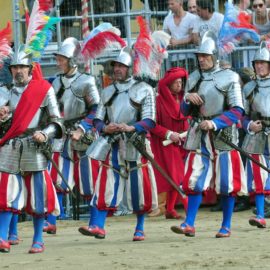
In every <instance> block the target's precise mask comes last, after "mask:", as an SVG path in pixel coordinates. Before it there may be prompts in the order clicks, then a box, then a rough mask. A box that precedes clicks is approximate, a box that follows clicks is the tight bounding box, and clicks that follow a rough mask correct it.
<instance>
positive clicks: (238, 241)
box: [0, 208, 270, 270]
mask: <svg viewBox="0 0 270 270" xmlns="http://www.w3.org/2000/svg"><path fill="white" fill-rule="evenodd" d="M180 212H182V211H181V210H180ZM250 215H251V211H244V212H240V213H235V214H234V217H233V230H232V235H231V237H230V238H227V239H216V238H214V236H215V234H216V232H217V230H218V228H219V224H220V220H221V212H217V213H213V212H210V211H209V208H202V209H200V212H199V215H198V218H197V223H196V225H197V227H196V236H195V237H193V238H189V237H185V236H182V235H177V234H174V233H172V232H171V231H170V226H172V225H177V224H178V221H175V220H165V218H164V217H158V218H151V219H149V218H148V219H147V220H146V226H145V232H146V240H145V241H144V242H132V241H131V239H132V234H133V229H134V224H135V216H134V215H129V216H125V217H110V218H108V219H107V226H106V230H107V235H106V239H104V240H98V239H95V238H92V237H87V236H83V235H81V234H80V233H79V232H78V227H79V226H82V225H86V221H85V220H84V221H59V222H58V231H57V234H56V235H47V234H45V235H44V240H45V244H46V250H45V252H44V253H43V254H33V255H32V254H28V253H27V251H28V249H29V247H30V244H31V238H32V226H31V222H23V223H20V224H19V231H20V237H21V239H22V241H21V242H20V244H19V245H18V246H13V247H12V250H11V252H10V253H9V254H0V269H1V270H4V269H17V270H18V269H19V270H23V269H27V270H28V269H30V270H31V269H35V270H38V269H46V270H53V269H80V270H84V269H95V270H99V269H101V270H102V269H111V270H112V269H157V270H165V269H260V268H261V269H262V268H263V269H270V229H269V228H270V227H269V228H266V229H257V228H256V227H251V226H250V225H249V224H248V218H249V217H250ZM268 222H269V220H268Z"/></svg>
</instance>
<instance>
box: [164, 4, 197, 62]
mask: <svg viewBox="0 0 270 270" xmlns="http://www.w3.org/2000/svg"><path fill="white" fill-rule="evenodd" d="M168 7H169V9H170V10H171V13H170V14H169V15H167V16H166V18H165V20H164V23H163V30H164V31H165V32H167V33H169V34H170V35H171V41H170V45H171V46H173V47H175V46H180V45H181V46H183V45H188V44H191V43H192V37H191V33H192V29H193V27H194V21H195V20H196V16H195V15H194V14H191V13H189V12H187V11H185V10H184V8H183V0H168ZM188 57H189V55H186V54H177V55H176V54H175V55H173V56H172V62H175V61H177V60H185V59H186V58H188Z"/></svg>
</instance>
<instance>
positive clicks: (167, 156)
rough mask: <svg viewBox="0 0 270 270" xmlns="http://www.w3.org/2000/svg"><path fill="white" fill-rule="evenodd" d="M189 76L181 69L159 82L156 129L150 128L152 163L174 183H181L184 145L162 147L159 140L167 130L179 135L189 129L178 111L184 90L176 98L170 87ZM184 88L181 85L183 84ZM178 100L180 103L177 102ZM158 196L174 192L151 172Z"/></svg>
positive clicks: (162, 178)
mask: <svg viewBox="0 0 270 270" xmlns="http://www.w3.org/2000/svg"><path fill="white" fill-rule="evenodd" d="M187 77H188V73H187V71H186V70H185V69H183V68H171V69H170V70H168V71H167V72H166V74H165V76H164V78H163V79H161V80H160V81H159V85H158V96H157V99H156V103H157V104H156V106H157V108H156V116H157V122H156V127H155V128H153V129H151V147H152V151H153V153H154V157H155V160H156V161H157V162H158V164H159V165H160V166H161V167H162V168H163V169H165V171H166V172H167V173H168V174H169V175H170V176H171V178H172V179H173V180H174V181H175V183H176V184H178V185H179V184H180V183H181V182H182V180H183V176H184V166H185V162H184V159H185V156H186V150H184V149H183V146H179V145H176V144H173V143H172V144H170V145H168V146H163V145H162V141H163V140H165V139H166V134H167V132H168V131H174V132H178V133H182V132H184V131H186V130H187V129H188V122H187V117H185V116H183V114H182V113H181V111H180V104H181V101H182V99H183V95H184V91H181V92H180V94H179V95H178V96H174V95H173V94H172V93H171V91H170V89H169V85H170V84H171V83H172V82H173V81H174V80H176V79H178V78H182V79H183V81H186V79H187ZM183 87H184V83H183ZM177 99H178V100H179V102H177ZM154 172H155V176H156V182H157V189H158V193H161V192H167V191H171V190H173V188H172V187H171V186H170V184H168V182H167V181H166V179H165V178H164V177H163V176H162V175H161V174H160V173H159V172H158V171H157V170H156V169H154Z"/></svg>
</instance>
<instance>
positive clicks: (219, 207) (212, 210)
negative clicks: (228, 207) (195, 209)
mask: <svg viewBox="0 0 270 270" xmlns="http://www.w3.org/2000/svg"><path fill="white" fill-rule="evenodd" d="M210 211H211V212H218V211H222V206H221V202H218V203H217V204H216V205H215V206H213V207H211V209H210Z"/></svg>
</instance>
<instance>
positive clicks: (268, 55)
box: [252, 41, 270, 66]
mask: <svg viewBox="0 0 270 270" xmlns="http://www.w3.org/2000/svg"><path fill="white" fill-rule="evenodd" d="M255 61H265V62H270V52H269V50H268V48H267V44H266V42H265V41H262V42H261V44H260V48H259V49H258V50H257V51H256V53H255V56H254V59H253V61H252V64H253V66H254V64H255Z"/></svg>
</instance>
